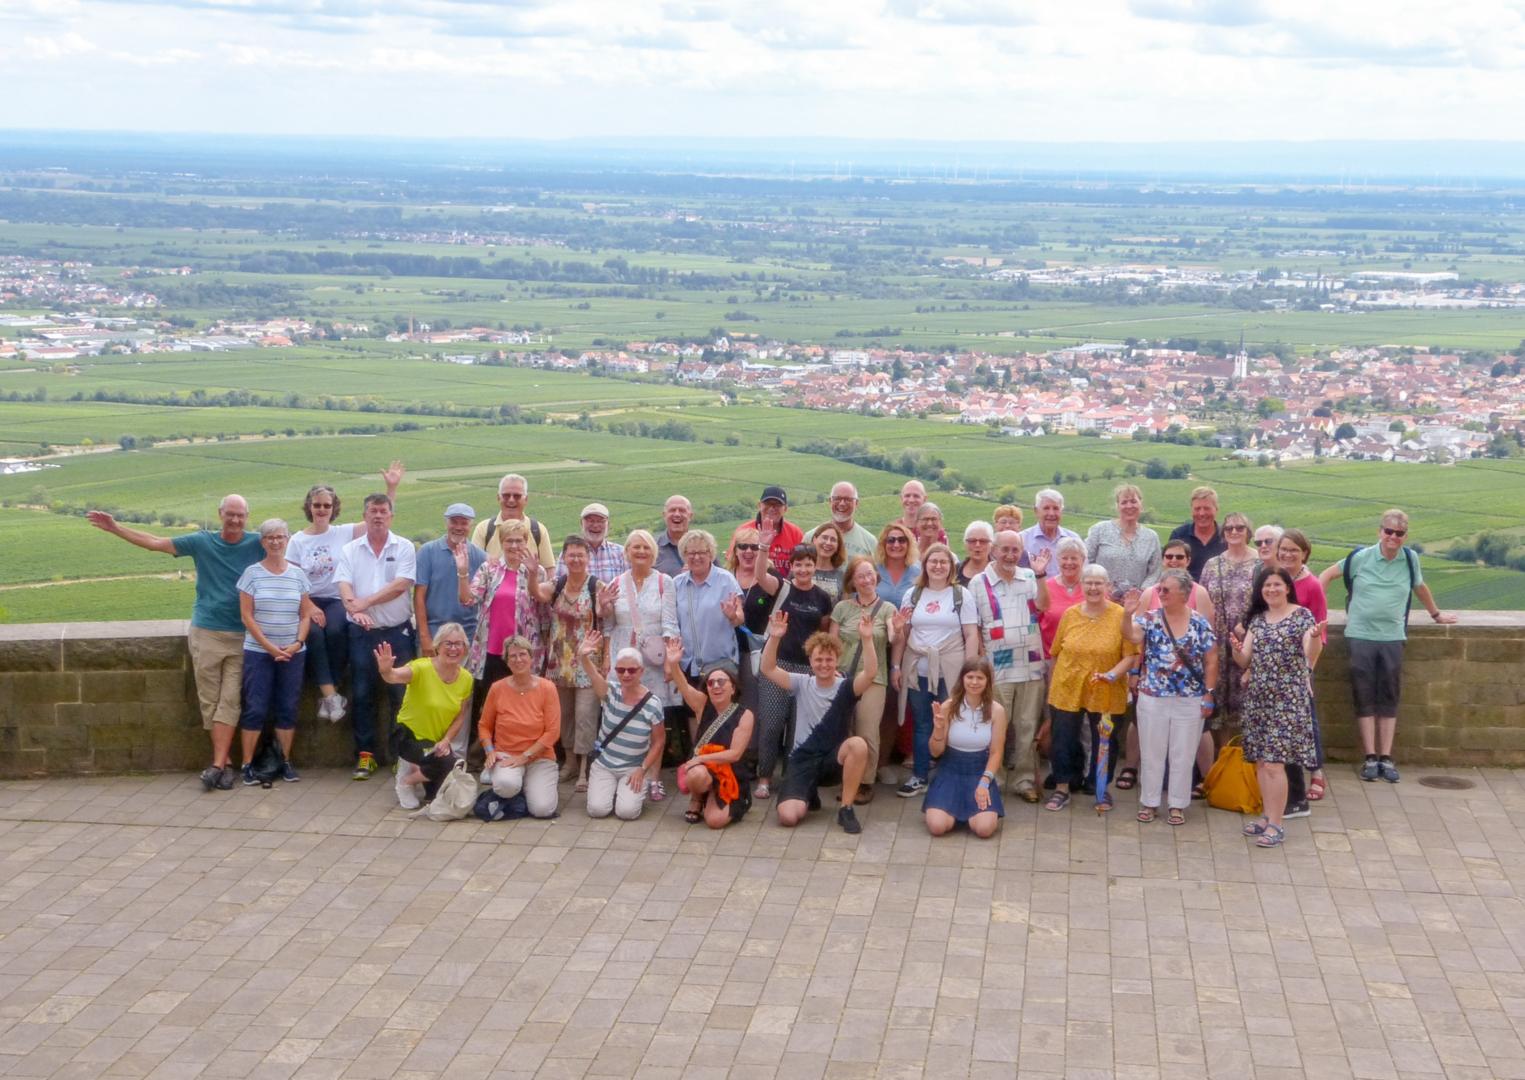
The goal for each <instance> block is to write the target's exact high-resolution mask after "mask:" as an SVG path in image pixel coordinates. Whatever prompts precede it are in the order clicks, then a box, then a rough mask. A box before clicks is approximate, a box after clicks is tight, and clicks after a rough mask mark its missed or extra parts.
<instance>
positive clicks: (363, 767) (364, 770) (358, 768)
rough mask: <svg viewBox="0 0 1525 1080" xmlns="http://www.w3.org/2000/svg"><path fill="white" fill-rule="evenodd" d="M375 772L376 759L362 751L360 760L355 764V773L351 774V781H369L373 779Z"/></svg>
mask: <svg viewBox="0 0 1525 1080" xmlns="http://www.w3.org/2000/svg"><path fill="white" fill-rule="evenodd" d="M375 771H376V758H375V757H374V756H373V755H371V754H367V753H366V752H365V751H363V750H362V751H361V752H360V757H359V759H358V760H356V762H355V771H354V772H352V773H350V779H351V780H369V779H370V778H371V774H372V773H374V772H375Z"/></svg>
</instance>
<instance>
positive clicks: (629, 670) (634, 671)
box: [614, 667, 641, 675]
mask: <svg viewBox="0 0 1525 1080" xmlns="http://www.w3.org/2000/svg"><path fill="white" fill-rule="evenodd" d="M614 673H615V674H616V675H639V674H640V673H641V669H640V668H638V667H616V668H615V669H614Z"/></svg>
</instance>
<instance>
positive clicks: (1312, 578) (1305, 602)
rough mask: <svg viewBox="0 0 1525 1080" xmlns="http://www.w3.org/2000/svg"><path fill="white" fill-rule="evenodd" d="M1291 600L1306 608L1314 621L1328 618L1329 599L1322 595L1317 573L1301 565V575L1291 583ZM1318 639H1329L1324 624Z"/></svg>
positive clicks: (1327, 630) (1322, 591)
mask: <svg viewBox="0 0 1525 1080" xmlns="http://www.w3.org/2000/svg"><path fill="white" fill-rule="evenodd" d="M1292 592H1293V600H1295V601H1296V602H1297V603H1298V604H1299V605H1300V606H1302V607H1305V608H1307V609H1308V610H1309V611H1310V612H1312V614H1313V621H1314V622H1316V623H1322V622H1327V621H1328V619H1329V601H1328V600H1327V599H1326V598H1325V596H1324V587H1323V586H1322V585H1320V584H1319V583H1318V575H1317V574H1315V573H1313V572H1312V571H1310V570H1309V569H1308V568H1307V567H1306V566H1305V567H1303V576H1302V577H1300V578H1298V579H1297V580H1296V581H1294V582H1293V583H1292ZM1319 637H1320V640H1322V641H1323V642H1325V643H1326V644H1327V643H1328V641H1329V628H1328V627H1327V626H1326V627H1324V629H1322V630H1320V631H1319Z"/></svg>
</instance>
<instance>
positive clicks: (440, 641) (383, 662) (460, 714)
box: [375, 623, 474, 810]
mask: <svg viewBox="0 0 1525 1080" xmlns="http://www.w3.org/2000/svg"><path fill="white" fill-rule="evenodd" d="M434 644H435V655H433V656H421V657H419V658H418V659H417V660H414V661H411V662H410V663H408V664H406V665H404V666H403V667H394V666H393V663H394V660H393V656H392V646H391V645H390V644H389V643H387V642H385V641H383V642H382V643H381V644H380V645H378V646H377V647H376V653H375V655H376V668H377V671H378V673H379V674H380V676H381V681H382V682H384V683H387V684H389V685H392V686H406V687H407V689H406V690H404V691H403V698H402V708H401V709H399V710H398V713H397V723H396V725H395V726H394V727H393V728H392V736H391V743H390V745H391V749H392V756H393V757H394V758H396V759H397V804H398V805H399V806H401V807H402V808H403V809H404V810H417V809H418V808H419V805H420V798H419V797H420V794H422V796H423V798H424V799H432V798H434V793H435V792H436V791H438V790H439V785H440V781H441V780H443V779H445V777H446V776H448V775H449V774H450V770H451V769H453V768H454V767H455V761H456V757H455V753H454V751H452V749H451V746H450V744H451V742H452V740H454V739H455V737H456V735H457V733H459V732H460V731H461V729H462V728H464V727H465V725H466V723H467V721H468V717H469V715H470V713H471V687H472V683H473V681H474V680H473V679H472V677H471V673H470V672H468V671H465V670H464V669H463V668H462V666H461V665H462V663H463V662H464V661H465V659H466V631H465V630H463V629H461V624H460V623H445V624H444V625H443V626H441V627H440V628H439V630H438V631H437V632H436V633H435V635H434Z"/></svg>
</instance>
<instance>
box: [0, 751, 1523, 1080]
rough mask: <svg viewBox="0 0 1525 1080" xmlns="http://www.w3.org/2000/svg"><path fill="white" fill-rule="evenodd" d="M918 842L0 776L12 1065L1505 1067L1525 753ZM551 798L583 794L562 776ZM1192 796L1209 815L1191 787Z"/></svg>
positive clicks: (786, 1073) (183, 1073)
mask: <svg viewBox="0 0 1525 1080" xmlns="http://www.w3.org/2000/svg"><path fill="white" fill-rule="evenodd" d="M1419 775H1420V773H1419V772H1418V771H1417V770H1410V774H1409V775H1408V776H1407V777H1406V779H1405V782H1404V783H1403V784H1402V785H1400V786H1398V787H1396V788H1394V787H1389V786H1387V785H1385V784H1376V785H1368V784H1362V783H1360V782H1359V781H1358V780H1356V779H1355V778H1354V777H1353V776H1351V775H1350V774H1349V773H1348V772H1346V771H1344V770H1343V769H1340V770H1336V771H1334V773H1333V774H1332V776H1331V780H1332V786H1331V798H1330V799H1328V800H1326V801H1325V802H1324V803H1323V804H1322V805H1320V806H1319V808H1318V809H1317V810H1316V811H1315V815H1314V817H1313V818H1311V819H1305V820H1301V821H1296V822H1292V823H1291V824H1290V828H1289V834H1288V842H1287V846H1286V847H1285V848H1284V849H1282V850H1273V851H1261V850H1255V849H1253V848H1251V847H1250V846H1249V843H1248V842H1247V841H1246V840H1244V839H1243V838H1242V837H1241V836H1240V835H1239V826H1240V820H1239V819H1238V818H1237V817H1235V816H1233V815H1230V814H1227V813H1222V812H1216V811H1205V810H1194V812H1193V813H1192V815H1191V819H1190V821H1189V822H1188V824H1187V825H1186V826H1185V827H1183V828H1178V829H1172V828H1171V827H1170V826H1168V825H1167V824H1165V823H1164V822H1163V821H1159V822H1156V823H1155V824H1153V825H1149V826H1140V825H1138V824H1137V823H1136V822H1135V821H1134V820H1133V817H1132V812H1133V799H1132V797H1131V796H1127V795H1124V796H1123V798H1122V800H1121V801H1120V803H1119V806H1118V810H1117V811H1116V812H1115V813H1114V814H1112V815H1111V817H1110V818H1107V819H1099V818H1097V817H1096V816H1095V815H1094V814H1093V813H1091V812H1090V810H1089V809H1085V808H1077V809H1072V810H1071V811H1069V812H1066V813H1064V814H1047V813H1041V812H1040V811H1038V810H1037V809H1036V808H1033V807H1029V806H1027V805H1025V804H1021V803H1017V802H1015V801H1013V803H1012V804H1011V805H1010V807H1009V813H1008V817H1007V819H1006V823H1005V826H1004V828H1003V830H1002V832H1001V834H1000V835H999V838H998V839H997V840H995V841H993V842H980V841H978V840H975V839H974V838H973V837H970V836H969V835H967V834H965V833H958V834H955V835H954V836H952V837H948V838H944V839H940V840H937V841H932V840H930V839H929V838H928V837H927V835H926V834H925V832H924V831H923V829H922V827H921V824H920V820H919V815H918V812H917V806H916V805H915V804H913V803H911V802H910V801H903V800H898V799H895V798H893V797H890V795H889V791H888V789H886V788H881V789H880V794H879V798H877V799H876V800H875V802H874V804H873V805H872V806H870V807H867V808H866V809H865V810H864V811H863V812H862V816H863V817H864V819H865V823H866V828H865V831H864V833H863V835H862V836H860V837H856V838H854V837H849V836H846V835H845V834H843V833H842V832H840V831H839V830H837V829H836V828H835V826H834V825H831V824H829V823H828V820H827V817H826V815H824V814H818V815H816V816H815V818H814V819H813V820H812V821H810V822H809V823H808V824H807V825H806V826H805V827H803V828H801V829H799V830H796V831H793V832H789V831H785V830H783V829H780V828H778V827H777V825H776V824H775V823H774V822H773V821H772V820H771V819H769V818H768V817H767V816H766V815H765V814H763V813H760V812H757V811H756V810H754V812H753V813H752V814H751V815H750V816H749V818H748V819H747V820H746V821H744V822H743V823H742V824H741V825H740V826H738V827H734V828H732V829H729V830H727V831H725V832H723V833H718V834H717V833H711V832H709V831H708V830H707V829H705V828H704V827H703V826H698V827H689V826H687V825H685V824H684V823H683V821H682V819H681V816H680V812H681V809H682V806H681V804H680V802H678V801H677V800H669V801H667V802H665V803H662V804H660V805H658V806H656V807H648V810H647V815H646V817H645V818H644V819H643V820H641V821H638V822H632V823H618V822H614V821H602V822H590V821H589V820H588V819H587V818H586V816H585V815H584V813H583V811H582V803H581V799H580V797H574V798H573V799H572V801H571V804H570V806H569V807H566V812H565V816H563V817H562V818H561V819H560V820H559V821H557V822H555V823H542V822H533V821H521V822H512V823H503V824H494V825H485V824H480V823H477V822H475V821H468V822H457V823H452V824H448V825H438V824H433V823H428V822H423V821H410V820H408V819H407V818H406V817H405V816H404V815H403V814H402V812H400V811H398V810H396V809H393V808H391V807H390V805H389V803H390V796H391V792H390V785H389V784H387V783H385V782H383V781H382V780H381V779H380V778H379V777H378V778H377V779H376V780H374V781H372V782H370V783H366V784H357V783H353V782H351V781H350V780H349V779H348V777H347V775H345V774H340V773H337V772H328V773H322V772H314V773H309V774H308V775H307V776H306V777H305V778H304V780H303V782H302V783H301V784H298V785H277V786H276V787H275V788H274V789H272V790H269V791H264V790H260V789H257V788H250V789H238V790H235V791H232V792H228V793H223V794H212V795H208V794H203V793H202V791H201V789H200V786H199V785H198V784H197V782H196V779H195V777H193V776H184V775H173V776H168V775H166V776H151V777H141V778H120V779H100V780H58V781H43V782H15V783H9V784H3V785H0V1075H3V1076H6V1077H81V1078H87V1077H88V1078H92V1080H93V1078H96V1077H154V1078H161V1077H162V1078H166V1080H168V1078H175V1080H188V1078H191V1077H196V1076H201V1075H205V1076H207V1077H209V1078H210V1077H216V1078H219V1080H222V1078H234V1077H269V1078H277V1077H280V1078H284V1077H315V1078H316V1077H356V1078H388V1077H395V1078H422V1077H449V1078H452V1080H455V1078H461V1080H467V1078H472V1077H529V1076H537V1077H576V1076H621V1077H631V1076H640V1077H651V1078H659V1077H677V1076H692V1077H722V1076H733V1077H759V1078H762V1077H775V1076H779V1077H788V1078H789V1080H809V1078H813V1077H823V1076H824V1077H844V1078H846V1077H878V1076H884V1077H913V1076H922V1075H928V1076H934V1077H938V1078H944V1077H962V1076H966V1075H968V1076H980V1077H984V1076H1013V1075H1019V1076H1024V1077H1025V1076H1032V1077H1073V1078H1085V1077H1138V1078H1154V1077H1161V1078H1164V1077H1169V1078H1172V1080H1174V1078H1182V1080H1184V1078H1190V1077H1231V1078H1233V1080H1244V1078H1247V1077H1252V1076H1253V1077H1294V1076H1299V1077H1300V1076H1309V1077H1318V1078H1337V1077H1440V1076H1445V1077H1452V1078H1469V1080H1470V1078H1484V1077H1489V1078H1492V1077H1525V1044H1522V1039H1525V969H1522V966H1521V964H1522V960H1525V907H1522V904H1521V896H1522V893H1525V835H1522V831H1521V828H1520V824H1519V822H1520V820H1521V818H1522V817H1525V774H1518V775H1517V774H1512V773H1509V772H1504V771H1486V772H1482V773H1477V772H1465V773H1462V774H1461V775H1465V776H1467V777H1468V778H1470V779H1472V780H1474V781H1475V782H1476V783H1477V787H1476V788H1474V789H1473V790H1470V791H1463V792H1446V791H1436V790H1432V789H1429V788H1425V787H1421V786H1419V785H1418V784H1417V783H1415V782H1414V781H1415V780H1416V779H1417V778H1418V776H1419ZM563 790H564V791H566V790H567V789H565V788H564V789H563ZM1199 805H1200V804H1199Z"/></svg>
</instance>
